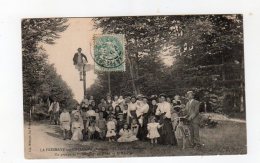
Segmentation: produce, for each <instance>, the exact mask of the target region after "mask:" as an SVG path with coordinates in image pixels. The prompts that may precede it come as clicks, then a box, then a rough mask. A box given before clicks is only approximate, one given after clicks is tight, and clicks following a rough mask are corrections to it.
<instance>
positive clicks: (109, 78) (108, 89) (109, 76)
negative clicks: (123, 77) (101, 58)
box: [107, 71, 111, 95]
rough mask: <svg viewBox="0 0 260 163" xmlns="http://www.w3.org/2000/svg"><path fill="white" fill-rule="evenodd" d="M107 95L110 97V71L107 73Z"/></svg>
mask: <svg viewBox="0 0 260 163" xmlns="http://www.w3.org/2000/svg"><path fill="white" fill-rule="evenodd" d="M107 76H108V94H109V95H111V85H110V71H108V74H107Z"/></svg>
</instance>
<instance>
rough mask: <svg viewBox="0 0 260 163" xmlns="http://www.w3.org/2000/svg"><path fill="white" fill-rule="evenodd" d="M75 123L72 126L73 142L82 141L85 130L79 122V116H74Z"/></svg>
mask: <svg viewBox="0 0 260 163" xmlns="http://www.w3.org/2000/svg"><path fill="white" fill-rule="evenodd" d="M74 120H75V121H74V122H72V124H71V132H72V138H71V140H76V141H78V140H82V139H83V135H82V130H83V129H84V126H83V124H82V123H81V122H80V121H79V115H78V114H76V115H74Z"/></svg>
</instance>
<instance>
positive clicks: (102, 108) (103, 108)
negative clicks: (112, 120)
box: [100, 106, 108, 119]
mask: <svg viewBox="0 0 260 163" xmlns="http://www.w3.org/2000/svg"><path fill="white" fill-rule="evenodd" d="M100 112H103V118H105V119H107V116H108V113H107V111H106V107H105V106H102V107H101V111H100Z"/></svg>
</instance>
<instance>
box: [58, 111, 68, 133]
mask: <svg viewBox="0 0 260 163" xmlns="http://www.w3.org/2000/svg"><path fill="white" fill-rule="evenodd" d="M70 122H71V119H70V113H69V112H62V113H61V114H60V126H61V129H62V130H70Z"/></svg>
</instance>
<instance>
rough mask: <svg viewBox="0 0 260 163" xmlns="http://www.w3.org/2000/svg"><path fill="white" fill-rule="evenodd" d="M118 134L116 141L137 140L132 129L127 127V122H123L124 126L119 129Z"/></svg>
mask: <svg viewBox="0 0 260 163" xmlns="http://www.w3.org/2000/svg"><path fill="white" fill-rule="evenodd" d="M119 135H120V138H118V139H117V142H133V141H136V140H138V139H137V137H136V136H135V135H134V134H133V132H132V130H131V129H129V127H128V124H125V125H124V128H122V129H121V130H120V131H119Z"/></svg>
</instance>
